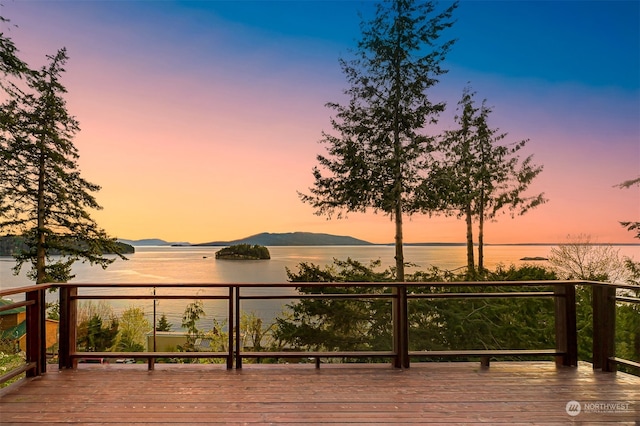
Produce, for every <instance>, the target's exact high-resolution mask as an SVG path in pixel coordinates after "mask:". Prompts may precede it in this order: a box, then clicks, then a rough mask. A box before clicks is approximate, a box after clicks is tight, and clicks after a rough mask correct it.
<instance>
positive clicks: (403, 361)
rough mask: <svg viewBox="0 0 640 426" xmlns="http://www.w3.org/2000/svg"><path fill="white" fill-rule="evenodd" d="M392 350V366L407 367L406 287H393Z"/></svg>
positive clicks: (407, 325)
mask: <svg viewBox="0 0 640 426" xmlns="http://www.w3.org/2000/svg"><path fill="white" fill-rule="evenodd" d="M393 292H394V293H395V295H396V297H395V298H394V299H393V350H394V352H395V353H396V358H395V362H394V367H396V368H409V365H410V364H409V318H408V312H407V287H406V286H404V285H397V286H395V287H394V288H393Z"/></svg>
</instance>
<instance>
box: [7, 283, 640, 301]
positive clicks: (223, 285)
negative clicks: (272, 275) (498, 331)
mask: <svg viewBox="0 0 640 426" xmlns="http://www.w3.org/2000/svg"><path fill="white" fill-rule="evenodd" d="M554 285H588V286H607V287H613V288H623V289H628V290H639V291H640V286H638V285H632V284H614V283H605V282H599V281H581V280H540V281H456V282H395V281H388V282H277V283H249V282H229V283H198V282H174V283H122V282H118V283H76V282H71V283H50V284H39V285H37V286H36V285H30V286H24V287H16V288H11V289H7V290H2V291H0V297H4V296H10V295H14V294H20V293H29V292H32V291H38V290H47V289H49V288H52V287H70V288H73V287H78V288H154V287H155V288H175V287H190V288H203V287H204V288H229V287H238V288H257V287H274V288H294V287H307V288H313V287H336V288H343V287H363V286H366V287H406V288H407V289H411V288H412V287H451V288H455V287H518V286H520V287H534V286H554Z"/></svg>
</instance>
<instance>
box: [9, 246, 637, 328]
mask: <svg viewBox="0 0 640 426" xmlns="http://www.w3.org/2000/svg"><path fill="white" fill-rule="evenodd" d="M552 247H554V246H553V245H489V246H486V247H485V265H486V266H487V267H488V268H489V269H493V268H495V267H496V266H498V265H504V266H509V265H511V264H513V265H516V266H519V265H522V264H525V263H530V264H537V265H543V266H544V265H547V264H548V262H546V261H535V262H534V261H522V260H521V259H522V258H524V257H547V256H548V255H549V254H550V251H551V248H552ZM614 247H615V248H616V249H618V250H619V253H620V255H622V256H628V257H632V258H634V259H636V260H638V258H640V246H638V245H632V246H629V245H621V246H614ZM268 248H269V252H270V253H271V259H270V260H255V261H233V260H216V259H215V252H216V251H218V250H219V249H220V247H171V246H151V247H136V252H135V253H134V254H131V255H128V258H129V260H127V261H121V260H116V261H115V262H114V263H113V264H112V265H110V266H109V267H108V268H107V269H104V270H103V269H102V268H100V267H96V266H90V265H88V264H82V263H76V264H75V265H74V268H73V273H74V274H75V278H74V279H73V280H72V282H77V283H100V284H105V286H107V287H108V285H109V284H110V283H176V284H179V283H259V284H268V283H278V282H286V281H287V273H286V268H289V269H290V270H292V271H293V272H296V271H297V267H298V265H299V264H300V263H302V262H307V263H313V264H315V265H319V266H325V265H328V264H331V263H332V262H333V259H340V260H345V259H347V258H351V259H354V260H357V261H360V262H363V263H366V264H368V263H369V262H370V261H373V260H380V262H381V267H380V268H382V269H383V268H387V267H390V266H392V265H394V263H395V261H394V247H393V246H386V245H372V246H295V247H291V246H277V247H268ZM405 261H406V262H410V263H412V264H415V265H416V266H412V267H410V268H408V270H407V272H415V271H419V270H427V269H430V268H431V267H432V266H436V267H438V268H440V269H445V270H455V269H457V268H461V267H463V266H464V265H465V264H466V250H465V247H464V246H406V247H405ZM13 266H14V261H13V259H12V258H10V257H0V290H6V289H9V288H13V287H20V286H26V285H31V282H30V281H29V280H28V279H27V278H26V274H25V271H23V272H22V273H21V274H20V275H19V276H14V275H13V273H12V270H11V269H12V267H13ZM382 269H380V270H382ZM158 291H160V290H158ZM163 291H164V293H158V294H189V295H194V296H196V297H197V295H198V294H212V292H214V291H217V290H211V289H209V290H206V289H202V288H175V289H170V290H163ZM113 292H114V291H113V290H109V293H110V294H112V293H113ZM118 292H119V293H122V292H123V293H125V294H141V292H144V294H151V292H152V290H151V289H121V290H118ZM220 292H223V291H222V290H220ZM249 292H251V294H269V295H272V294H284V295H288V294H292V293H293V290H292V289H291V290H289V289H278V290H274V289H270V288H266V287H265V288H263V289H261V288H257V289H255V290H245V291H244V292H243V294H249ZM105 293H106V292H105V290H99V289H96V290H83V294H105ZM220 294H222V293H220ZM47 297H48V299H51V300H55V298H56V296H55V294H51V295H48V296H47ZM15 299H16V300H19V298H18V297H16V298H15ZM133 302H134V301H113V302H112V303H111V304H112V306H113V309H114V312H115V313H116V315H119V313H121V312H122V310H124V309H126V308H127V307H129V306H131V305H132V304H133ZM189 302H190V300H184V301H183V300H160V301H158V302H157V303H156V306H155V307H156V311H157V315H158V316H159V315H161V314H165V315H166V316H167V318H168V319H169V321H170V322H171V323H172V324H174V329H177V328H179V325H180V323H181V319H182V313H183V312H184V309H185V307H186V305H187V304H188V303H189ZM287 302H290V301H287V300H285V301H277V300H276V301H273V300H270V301H254V300H249V301H243V302H242V303H243V305H242V309H243V310H245V311H248V312H253V313H255V314H256V315H258V316H260V317H261V318H263V320H264V321H265V323H269V322H271V321H273V319H274V318H275V317H276V316H277V315H278V314H279V313H280V312H281V311H282V310H283V304H284V303H287ZM135 303H136V306H140V307H142V308H143V309H144V310H145V312H146V313H147V315H149V316H150V315H151V313H152V312H153V308H154V306H153V302H152V301H148V302H147V301H137V302H135ZM225 303H226V302H224V301H211V300H209V301H205V311H206V313H207V316H206V318H207V319H208V320H211V319H212V318H214V319H216V320H217V321H219V322H223V321H224V319H225V312H226V305H225ZM150 319H151V318H150Z"/></svg>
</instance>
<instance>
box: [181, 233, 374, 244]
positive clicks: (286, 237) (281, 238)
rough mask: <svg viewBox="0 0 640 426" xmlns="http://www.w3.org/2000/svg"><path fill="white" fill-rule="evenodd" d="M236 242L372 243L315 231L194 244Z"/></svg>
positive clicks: (263, 234) (262, 235)
mask: <svg viewBox="0 0 640 426" xmlns="http://www.w3.org/2000/svg"><path fill="white" fill-rule="evenodd" d="M235 244H258V245H261V246H362V245H372V243H370V242H368V241H364V240H359V239H357V238H353V237H347V236H342V235H331V234H317V233H313V232H287V233H280V234H277V233H276V234H272V233H269V232H263V233H261V234H256V235H251V236H249V237H245V238H241V239H239V240H233V241H212V242H209V243H202V244H193V245H194V246H229V245H235Z"/></svg>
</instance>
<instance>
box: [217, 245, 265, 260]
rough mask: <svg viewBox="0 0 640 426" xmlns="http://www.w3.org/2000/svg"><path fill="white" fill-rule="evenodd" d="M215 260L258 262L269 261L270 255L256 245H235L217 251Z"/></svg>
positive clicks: (263, 248) (262, 247)
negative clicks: (261, 260)
mask: <svg viewBox="0 0 640 426" xmlns="http://www.w3.org/2000/svg"><path fill="white" fill-rule="evenodd" d="M216 259H230V260H260V259H271V255H270V254H269V249H267V248H266V247H264V246H261V245H258V244H255V245H251V244H237V245H233V246H229V247H225V248H223V249H220V250H218V251H217V252H216Z"/></svg>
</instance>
